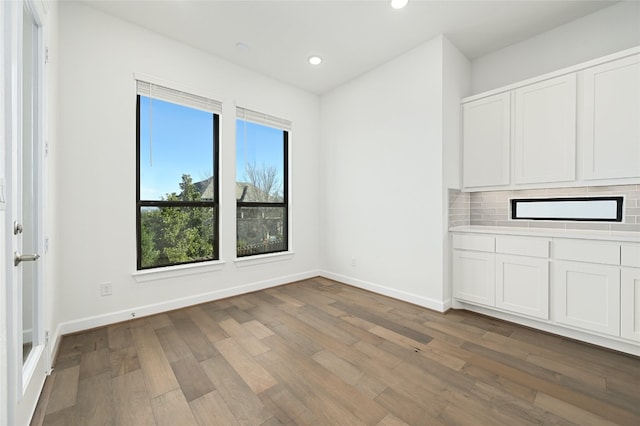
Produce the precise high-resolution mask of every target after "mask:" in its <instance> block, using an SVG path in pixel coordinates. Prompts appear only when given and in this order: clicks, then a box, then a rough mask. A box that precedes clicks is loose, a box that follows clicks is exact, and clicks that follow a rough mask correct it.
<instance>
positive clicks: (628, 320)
mask: <svg viewBox="0 0 640 426" xmlns="http://www.w3.org/2000/svg"><path fill="white" fill-rule="evenodd" d="M620 285H621V288H620V319H621V322H620V336H622V337H624V338H625V339H631V340H635V341H637V342H640V269H623V270H622V274H621V280H620Z"/></svg>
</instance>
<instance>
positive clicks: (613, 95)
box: [580, 55, 640, 179]
mask: <svg viewBox="0 0 640 426" xmlns="http://www.w3.org/2000/svg"><path fill="white" fill-rule="evenodd" d="M581 75H582V91H581V94H582V96H581V99H582V102H581V108H580V129H581V141H582V144H581V148H582V170H583V178H584V179H611V178H629V177H640V55H634V56H630V57H626V58H622V59H619V60H617V61H612V62H607V63H604V64H602V65H598V66H595V67H592V68H587V69H586V70H584V71H582V72H581Z"/></svg>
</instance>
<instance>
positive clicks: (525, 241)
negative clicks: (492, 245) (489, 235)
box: [496, 237, 549, 257]
mask: <svg viewBox="0 0 640 426" xmlns="http://www.w3.org/2000/svg"><path fill="white" fill-rule="evenodd" d="M496 252H497V253H504V254H517V255H520V256H533V257H549V240H548V239H546V238H528V237H496Z"/></svg>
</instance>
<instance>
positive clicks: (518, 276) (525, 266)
mask: <svg viewBox="0 0 640 426" xmlns="http://www.w3.org/2000/svg"><path fill="white" fill-rule="evenodd" d="M496 307H498V308H501V309H506V310H508V311H512V312H515V313H519V314H525V315H528V316H532V317H536V318H542V319H549V261H548V260H547V259H543V258H536V257H524V256H513V255H505V254H498V255H496Z"/></svg>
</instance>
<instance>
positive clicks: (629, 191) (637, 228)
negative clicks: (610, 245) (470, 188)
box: [449, 185, 640, 232]
mask: <svg viewBox="0 0 640 426" xmlns="http://www.w3.org/2000/svg"><path fill="white" fill-rule="evenodd" d="M602 195H622V196H624V218H623V222H622V223H602V222H573V221H544V220H535V221H534V220H531V221H529V220H510V219H509V218H510V217H511V205H510V203H509V199H510V198H551V197H588V196H602ZM464 225H485V226H515V227H522V228H529V227H531V228H556V229H590V230H603V231H627V232H640V185H615V186H593V187H581V188H550V189H523V190H518V191H485V192H461V191H459V190H455V189H450V190H449V226H450V227H455V226H464Z"/></svg>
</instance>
